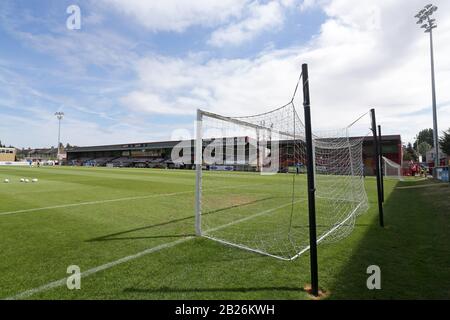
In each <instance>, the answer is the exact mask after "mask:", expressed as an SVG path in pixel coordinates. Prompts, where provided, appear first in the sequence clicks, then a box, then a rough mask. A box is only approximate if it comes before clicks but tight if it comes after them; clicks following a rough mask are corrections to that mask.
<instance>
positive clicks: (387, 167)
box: [382, 156, 403, 181]
mask: <svg viewBox="0 0 450 320" xmlns="http://www.w3.org/2000/svg"><path fill="white" fill-rule="evenodd" d="M382 159H383V169H384V170H383V175H384V176H385V177H386V178H391V179H398V180H400V181H402V180H403V178H402V167H401V165H399V164H398V163H396V162H394V161H392V160H390V159H388V158H386V157H384V156H382Z"/></svg>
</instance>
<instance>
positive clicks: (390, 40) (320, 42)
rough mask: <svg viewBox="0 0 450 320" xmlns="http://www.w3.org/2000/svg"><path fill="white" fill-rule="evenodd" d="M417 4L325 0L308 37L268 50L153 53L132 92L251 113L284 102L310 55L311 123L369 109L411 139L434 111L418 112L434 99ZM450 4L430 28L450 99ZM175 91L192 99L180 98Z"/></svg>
mask: <svg viewBox="0 0 450 320" xmlns="http://www.w3.org/2000/svg"><path fill="white" fill-rule="evenodd" d="M422 2H423V1H420V0H415V1H406V0H404V1H386V2H383V3H380V2H374V1H370V0H366V1H361V0H358V1H356V0H335V1H329V2H326V3H325V4H322V5H323V10H324V12H325V13H326V14H327V16H328V18H327V20H326V21H325V22H324V23H323V25H322V27H321V31H320V33H319V34H318V35H317V36H316V37H314V38H313V39H312V40H311V41H310V42H309V43H308V44H307V45H305V46H298V47H292V48H288V49H283V50H271V51H266V52H263V53H261V55H260V56H258V57H256V58H253V59H235V60H230V59H228V60H223V59H222V60H218V59H211V60H207V61H199V60H198V59H191V58H186V59H184V60H182V59H175V58H168V57H158V56H153V57H149V58H146V59H143V60H142V61H140V62H139V63H138V64H137V65H138V68H137V72H138V77H139V79H140V88H138V91H142V92H147V93H151V94H152V95H156V96H160V97H165V98H164V99H165V103H169V105H170V109H169V111H170V113H174V111H175V109H178V110H179V112H180V113H183V114H184V113H186V112H187V111H186V110H189V109H191V112H192V113H193V112H194V109H195V108H196V107H197V105H196V104H195V103H192V101H195V102H198V106H200V107H203V108H206V109H208V110H210V111H213V112H217V113H221V114H225V115H244V114H253V113H258V112H262V111H267V110H270V108H272V107H275V106H279V105H282V104H284V103H286V102H288V101H289V99H290V97H291V96H290V95H291V94H292V90H293V87H294V85H295V82H296V80H297V76H298V72H299V70H300V65H301V63H303V62H307V63H308V64H309V68H310V77H311V99H312V108H313V109H312V112H313V117H314V119H313V122H314V127H315V128H318V129H323V128H330V127H341V126H344V125H347V124H349V123H350V122H352V120H353V119H355V118H357V117H358V116H359V115H360V114H362V113H364V112H366V111H368V110H369V109H370V108H371V107H375V108H376V110H377V114H378V120H379V122H380V123H381V124H382V125H383V129H384V130H383V131H384V132H385V133H387V134H388V133H399V134H402V135H403V138H404V139H405V140H411V139H412V138H413V136H414V135H415V134H416V132H417V131H418V130H420V129H421V128H423V127H430V126H432V118H431V110H430V113H429V114H427V112H426V111H424V110H427V108H429V105H430V103H431V99H430V84H429V72H430V71H429V56H428V42H427V41H428V39H427V36H426V35H425V34H423V33H422V32H421V31H420V30H419V29H418V28H417V26H416V24H415V20H414V18H413V16H414V13H415V11H417V10H418V9H420V7H421V6H422V4H423V3H422ZM437 5H438V6H439V4H437ZM449 5H450V4H448V5H447V4H444V3H443V4H441V5H440V7H442V8H440V11H439V13H440V16H439V21H441V20H442V22H443V23H440V25H439V27H438V29H436V36H435V41H436V48H435V49H436V71H437V94H438V101H450V92H449V91H448V90H446V89H445V88H448V87H449V86H450V31H449V30H450V28H449V23H447V22H444V21H445V20H447V21H450V19H449V18H450V17H449V14H447V12H450V10H448V7H449ZM446 9H447V10H446ZM446 16H447V19H445V17H446ZM179 97H183V99H186V98H190V99H192V101H190V103H186V104H180V101H182V100H180V98H179ZM125 101H126V100H124V101H123V102H125ZM138 105H139V104H135V105H133V106H131V105H128V106H129V107H131V108H136V107H138ZM299 107H301V106H299ZM164 108H166V107H165V105H162V109H161V110H164ZM445 108H447V107H446V106H443V107H442V108H441V110H440V112H439V126H440V128H441V129H442V130H443V129H444V128H445V127H448V123H450V115H449V114H448V113H447V112H445V110H446V109H445ZM140 110H146V111H148V112H154V110H152V108H149V107H147V108H143V107H141V108H140ZM298 112H299V113H302V110H301V109H300V110H298Z"/></svg>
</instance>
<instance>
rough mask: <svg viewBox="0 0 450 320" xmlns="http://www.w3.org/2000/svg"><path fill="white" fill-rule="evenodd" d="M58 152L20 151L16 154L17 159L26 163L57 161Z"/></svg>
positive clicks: (46, 150) (43, 149) (48, 149)
mask: <svg viewBox="0 0 450 320" xmlns="http://www.w3.org/2000/svg"><path fill="white" fill-rule="evenodd" d="M57 154H58V150H57V149H56V148H40V149H22V150H19V151H18V152H17V158H18V159H20V160H28V161H33V162H36V161H47V160H57Z"/></svg>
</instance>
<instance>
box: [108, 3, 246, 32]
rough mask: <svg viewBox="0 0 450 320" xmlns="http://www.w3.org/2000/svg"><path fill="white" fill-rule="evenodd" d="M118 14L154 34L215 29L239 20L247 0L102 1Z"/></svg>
mask: <svg viewBox="0 0 450 320" xmlns="http://www.w3.org/2000/svg"><path fill="white" fill-rule="evenodd" d="M103 2H104V3H105V4H106V5H108V6H109V7H111V8H112V9H115V10H116V11H118V12H121V13H124V14H126V15H127V16H129V17H132V18H134V19H136V21H137V22H139V23H140V24H141V25H142V26H144V27H145V28H147V29H149V30H152V31H176V32H182V31H184V30H186V29H187V28H189V27H191V26H195V25H201V26H216V25H218V24H220V23H224V22H226V21H227V20H228V19H230V18H231V17H238V16H239V14H240V12H241V10H242V8H244V7H245V5H246V4H247V3H248V2H249V1H246V0H244V1H243V0H221V1H211V0H195V1H186V0H165V1H142V0H127V1H123V0H103Z"/></svg>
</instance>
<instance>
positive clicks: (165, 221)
mask: <svg viewBox="0 0 450 320" xmlns="http://www.w3.org/2000/svg"><path fill="white" fill-rule="evenodd" d="M217 174H219V173H217ZM220 175H222V178H221V179H218V180H217V182H214V183H209V184H208V183H207V184H206V185H205V186H204V188H205V189H208V188H211V189H212V190H215V192H218V191H217V190H222V191H219V192H218V194H220V192H224V193H226V192H238V193H239V192H241V193H242V195H243V197H242V198H239V200H238V204H242V203H240V202H239V201H248V203H250V204H251V206H252V207H253V209H261V210H264V208H265V207H267V203H266V202H265V201H269V202H270V201H272V200H271V199H267V200H264V201H256V200H258V199H257V198H255V197H256V196H257V195H258V193H257V192H256V191H255V190H256V189H255V181H256V179H258V181H260V180H259V179H260V178H259V177H255V175H254V174H248V173H220ZM5 178H8V179H9V180H10V183H3V180H4V179H5ZM21 178H29V179H31V178H37V179H38V180H39V181H38V182H37V183H28V184H26V183H20V182H19V181H20V179H21ZM275 179H277V178H273V179H272V180H270V178H268V179H267V180H266V183H264V185H263V186H260V188H261V189H264V188H270V186H271V184H273V183H275V184H277V185H278V186H279V185H280V184H279V182H280V181H275ZM281 179H282V178H281ZM299 179H304V177H301V176H300V178H299ZM0 181H1V182H2V183H1V184H0V298H18V299H309V298H310V297H309V296H308V294H307V293H306V292H305V291H304V289H303V287H304V285H305V284H307V283H309V276H310V275H309V256H308V253H305V254H304V255H302V256H300V257H299V258H298V259H296V260H294V261H281V260H277V259H274V258H271V257H267V256H262V255H259V254H256V253H251V252H247V251H244V250H240V249H237V248H233V247H229V246H225V245H222V244H220V243H217V242H214V241H211V240H208V239H204V238H197V237H195V235H194V207H193V206H194V183H195V177H194V172H193V171H181V170H150V169H117V168H115V169H110V168H72V167H48V168H12V167H0ZM205 181H206V180H205ZM208 181H214V180H213V179H208ZM422 185H423V186H424V185H427V186H424V187H418V188H414V187H415V186H422ZM396 186H397V187H404V186H408V187H412V188H398V189H396V188H395V187H396ZM366 190H367V193H368V197H369V202H370V209H369V211H368V212H367V213H366V214H365V215H363V216H361V217H359V218H358V220H357V222H356V223H357V225H356V227H355V230H354V231H353V232H352V234H350V236H348V237H347V238H345V239H343V240H341V241H340V242H337V243H334V244H320V245H319V252H318V253H319V283H320V286H321V288H323V289H324V290H325V291H327V292H328V298H329V299H359V298H362V299H371V298H378V299H382V298H387V299H405V298H412V299H414V298H443V299H448V298H450V291H449V288H448V286H445V283H448V280H449V279H450V268H449V265H450V258H449V257H450V250H449V244H450V235H449V233H448V230H450V207H449V201H448V200H449V199H450V191H449V187H448V185H444V184H437V183H433V182H430V181H416V180H407V181H405V182H399V183H398V184H397V182H395V181H391V180H387V181H385V198H386V202H385V221H386V228H384V229H382V228H380V227H379V226H378V221H377V207H376V202H375V200H376V187H375V180H374V179H373V178H366ZM305 191H306V190H305ZM276 192H281V193H282V192H283V190H280V189H278V190H276ZM276 192H275V193H276ZM245 195H247V196H246V198H244V196H245ZM217 201H220V197H217ZM266 209H267V208H266ZM255 219H258V218H255ZM373 264H375V265H378V266H380V268H381V272H382V274H381V279H382V280H381V281H382V289H381V290H375V291H371V290H368V289H367V287H366V279H367V277H368V275H367V274H366V269H367V267H368V266H369V265H373ZM70 265H78V266H79V267H80V268H81V272H82V273H83V277H82V280H81V289H80V290H68V289H67V287H66V286H65V278H66V277H67V276H68V274H67V273H66V270H67V267H68V266H70Z"/></svg>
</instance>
